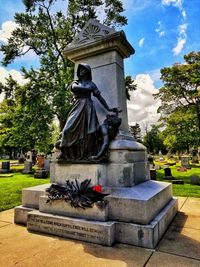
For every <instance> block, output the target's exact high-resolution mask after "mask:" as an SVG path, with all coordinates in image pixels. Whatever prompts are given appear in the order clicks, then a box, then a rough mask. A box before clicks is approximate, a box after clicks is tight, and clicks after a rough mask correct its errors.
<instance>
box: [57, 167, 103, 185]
mask: <svg viewBox="0 0 200 267" xmlns="http://www.w3.org/2000/svg"><path fill="white" fill-rule="evenodd" d="M54 168H55V178H54V181H55V182H56V183H59V184H65V182H66V180H70V181H75V179H76V180H77V181H78V182H79V183H81V182H83V181H84V180H85V179H91V185H96V184H101V185H104V184H105V179H106V165H105V164H89V163H88V164H72V163H66V164H58V163H56V164H55V167H54Z"/></svg>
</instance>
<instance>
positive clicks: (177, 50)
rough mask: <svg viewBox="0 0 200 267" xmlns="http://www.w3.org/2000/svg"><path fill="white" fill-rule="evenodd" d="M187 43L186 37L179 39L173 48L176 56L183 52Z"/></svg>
mask: <svg viewBox="0 0 200 267" xmlns="http://www.w3.org/2000/svg"><path fill="white" fill-rule="evenodd" d="M185 43H186V39H178V43H177V45H176V46H175V47H174V48H173V49H172V51H173V54H174V55H175V56H177V55H179V54H180V53H181V51H182V50H183V47H184V45H185Z"/></svg>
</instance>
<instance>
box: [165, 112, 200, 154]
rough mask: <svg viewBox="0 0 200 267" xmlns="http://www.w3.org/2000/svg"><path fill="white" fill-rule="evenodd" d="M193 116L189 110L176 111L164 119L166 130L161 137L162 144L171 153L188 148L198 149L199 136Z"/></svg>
mask: <svg viewBox="0 0 200 267" xmlns="http://www.w3.org/2000/svg"><path fill="white" fill-rule="evenodd" d="M195 120H196V118H195V114H194V113H193V112H191V110H190V109H189V110H187V111H185V112H182V111H177V112H174V113H172V114H171V115H169V116H168V117H167V119H166V128H165V129H164V131H163V133H162V135H163V138H164V144H165V146H166V147H167V149H168V150H169V151H171V152H176V151H178V152H182V151H184V150H187V152H188V153H189V150H190V147H198V144H199V142H200V140H199V139H200V136H199V131H198V127H197V124H196V123H195Z"/></svg>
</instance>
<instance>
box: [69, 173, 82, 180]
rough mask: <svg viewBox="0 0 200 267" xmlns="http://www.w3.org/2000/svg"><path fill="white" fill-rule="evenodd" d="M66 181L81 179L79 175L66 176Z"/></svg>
mask: <svg viewBox="0 0 200 267" xmlns="http://www.w3.org/2000/svg"><path fill="white" fill-rule="evenodd" d="M66 177H67V178H66V180H75V179H76V180H78V179H80V178H81V175H80V174H79V173H77V174H76V173H74V174H70V175H69V176H66Z"/></svg>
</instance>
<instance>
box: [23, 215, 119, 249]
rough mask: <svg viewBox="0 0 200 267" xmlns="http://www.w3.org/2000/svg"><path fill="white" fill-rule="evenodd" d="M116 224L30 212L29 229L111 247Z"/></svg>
mask: <svg viewBox="0 0 200 267" xmlns="http://www.w3.org/2000/svg"><path fill="white" fill-rule="evenodd" d="M114 225H115V223H114V222H98V223H97V222H91V221H86V220H83V219H72V218H69V217H61V216H55V215H54V216H52V215H49V214H44V213H41V212H39V211H33V212H29V214H28V220H27V229H28V230H29V231H36V232H42V233H48V234H52V235H57V236H61V237H68V238H73V239H78V240H83V241H88V242H93V243H97V244H102V245H107V246H111V245H112V244H113V242H114Z"/></svg>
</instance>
